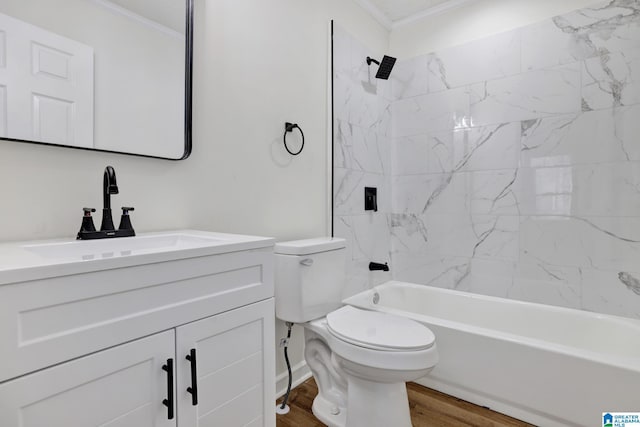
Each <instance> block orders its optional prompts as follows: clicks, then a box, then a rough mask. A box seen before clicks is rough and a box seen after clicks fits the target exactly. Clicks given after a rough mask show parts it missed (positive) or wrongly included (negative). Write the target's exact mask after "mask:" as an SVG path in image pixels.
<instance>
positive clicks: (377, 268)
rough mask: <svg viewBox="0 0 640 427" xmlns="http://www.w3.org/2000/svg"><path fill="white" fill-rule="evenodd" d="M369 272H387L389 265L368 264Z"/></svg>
mask: <svg viewBox="0 0 640 427" xmlns="http://www.w3.org/2000/svg"><path fill="white" fill-rule="evenodd" d="M369 271H389V264H387V263H386V262H385V263H384V264H379V263H377V262H370V263H369Z"/></svg>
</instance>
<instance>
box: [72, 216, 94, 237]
mask: <svg viewBox="0 0 640 427" xmlns="http://www.w3.org/2000/svg"><path fill="white" fill-rule="evenodd" d="M82 211H83V212H84V215H83V216H82V225H81V226H80V231H78V235H77V237H76V238H77V239H78V240H80V239H82V238H83V235H84V234H85V233H92V232H94V231H96V226H95V225H94V224H93V217H92V216H91V214H92V213H93V212H95V211H96V210H95V209H94V208H82Z"/></svg>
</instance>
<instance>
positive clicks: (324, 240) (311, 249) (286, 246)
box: [274, 237, 347, 255]
mask: <svg viewBox="0 0 640 427" xmlns="http://www.w3.org/2000/svg"><path fill="white" fill-rule="evenodd" d="M346 244H347V242H346V240H345V239H342V238H340V237H317V238H315V239H304V240H293V241H290V242H280V243H276V246H275V248H274V252H275V253H277V254H282V255H310V254H316V253H319V252H326V251H333V250H336V249H342V248H344V247H345V246H346Z"/></svg>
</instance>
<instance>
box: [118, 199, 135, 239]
mask: <svg viewBox="0 0 640 427" xmlns="http://www.w3.org/2000/svg"><path fill="white" fill-rule="evenodd" d="M134 210H135V209H134V208H133V207H129V206H123V207H122V216H121V217H120V226H119V227H118V230H119V231H126V232H127V235H129V236H135V235H136V232H135V231H134V229H133V225H131V217H130V216H129V212H131V211H134Z"/></svg>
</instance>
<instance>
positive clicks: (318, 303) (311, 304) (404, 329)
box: [275, 237, 438, 427]
mask: <svg viewBox="0 0 640 427" xmlns="http://www.w3.org/2000/svg"><path fill="white" fill-rule="evenodd" d="M345 246H346V242H345V240H344V239H340V238H328V237H325V238H316V239H307V240H296V241H291V242H282V243H277V244H276V246H275V254H276V255H275V256H276V263H275V264H276V271H275V295H276V316H277V317H278V318H279V319H281V320H284V321H286V322H291V323H297V324H301V325H302V326H303V327H304V337H305V351H304V357H305V360H306V362H307V365H308V366H309V368H310V369H311V372H312V374H313V376H314V378H315V380H316V383H317V385H318V395H317V396H316V398H315V399H314V401H313V407H312V408H313V414H314V415H315V416H316V417H317V418H318V419H319V420H320V421H322V422H323V423H325V424H326V425H328V426H330V427H389V426H394V427H409V426H411V418H410V416H409V402H408V399H407V390H406V384H405V383H406V382H407V381H413V380H416V379H418V378H421V377H423V376H425V375H426V374H428V373H429V372H430V371H431V369H433V367H434V366H435V365H436V363H437V362H438V351H437V349H436V343H435V337H434V335H433V333H432V332H431V331H430V330H429V329H428V328H427V327H426V326H424V325H422V324H420V323H418V322H415V321H413V320H410V319H407V318H404V317H400V316H394V315H391V314H387V313H380V312H373V311H367V310H362V309H359V308H355V307H351V306H348V305H344V304H343V303H342V300H343V298H344V297H347V296H348V295H343V290H344V285H345V276H346V249H345Z"/></svg>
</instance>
